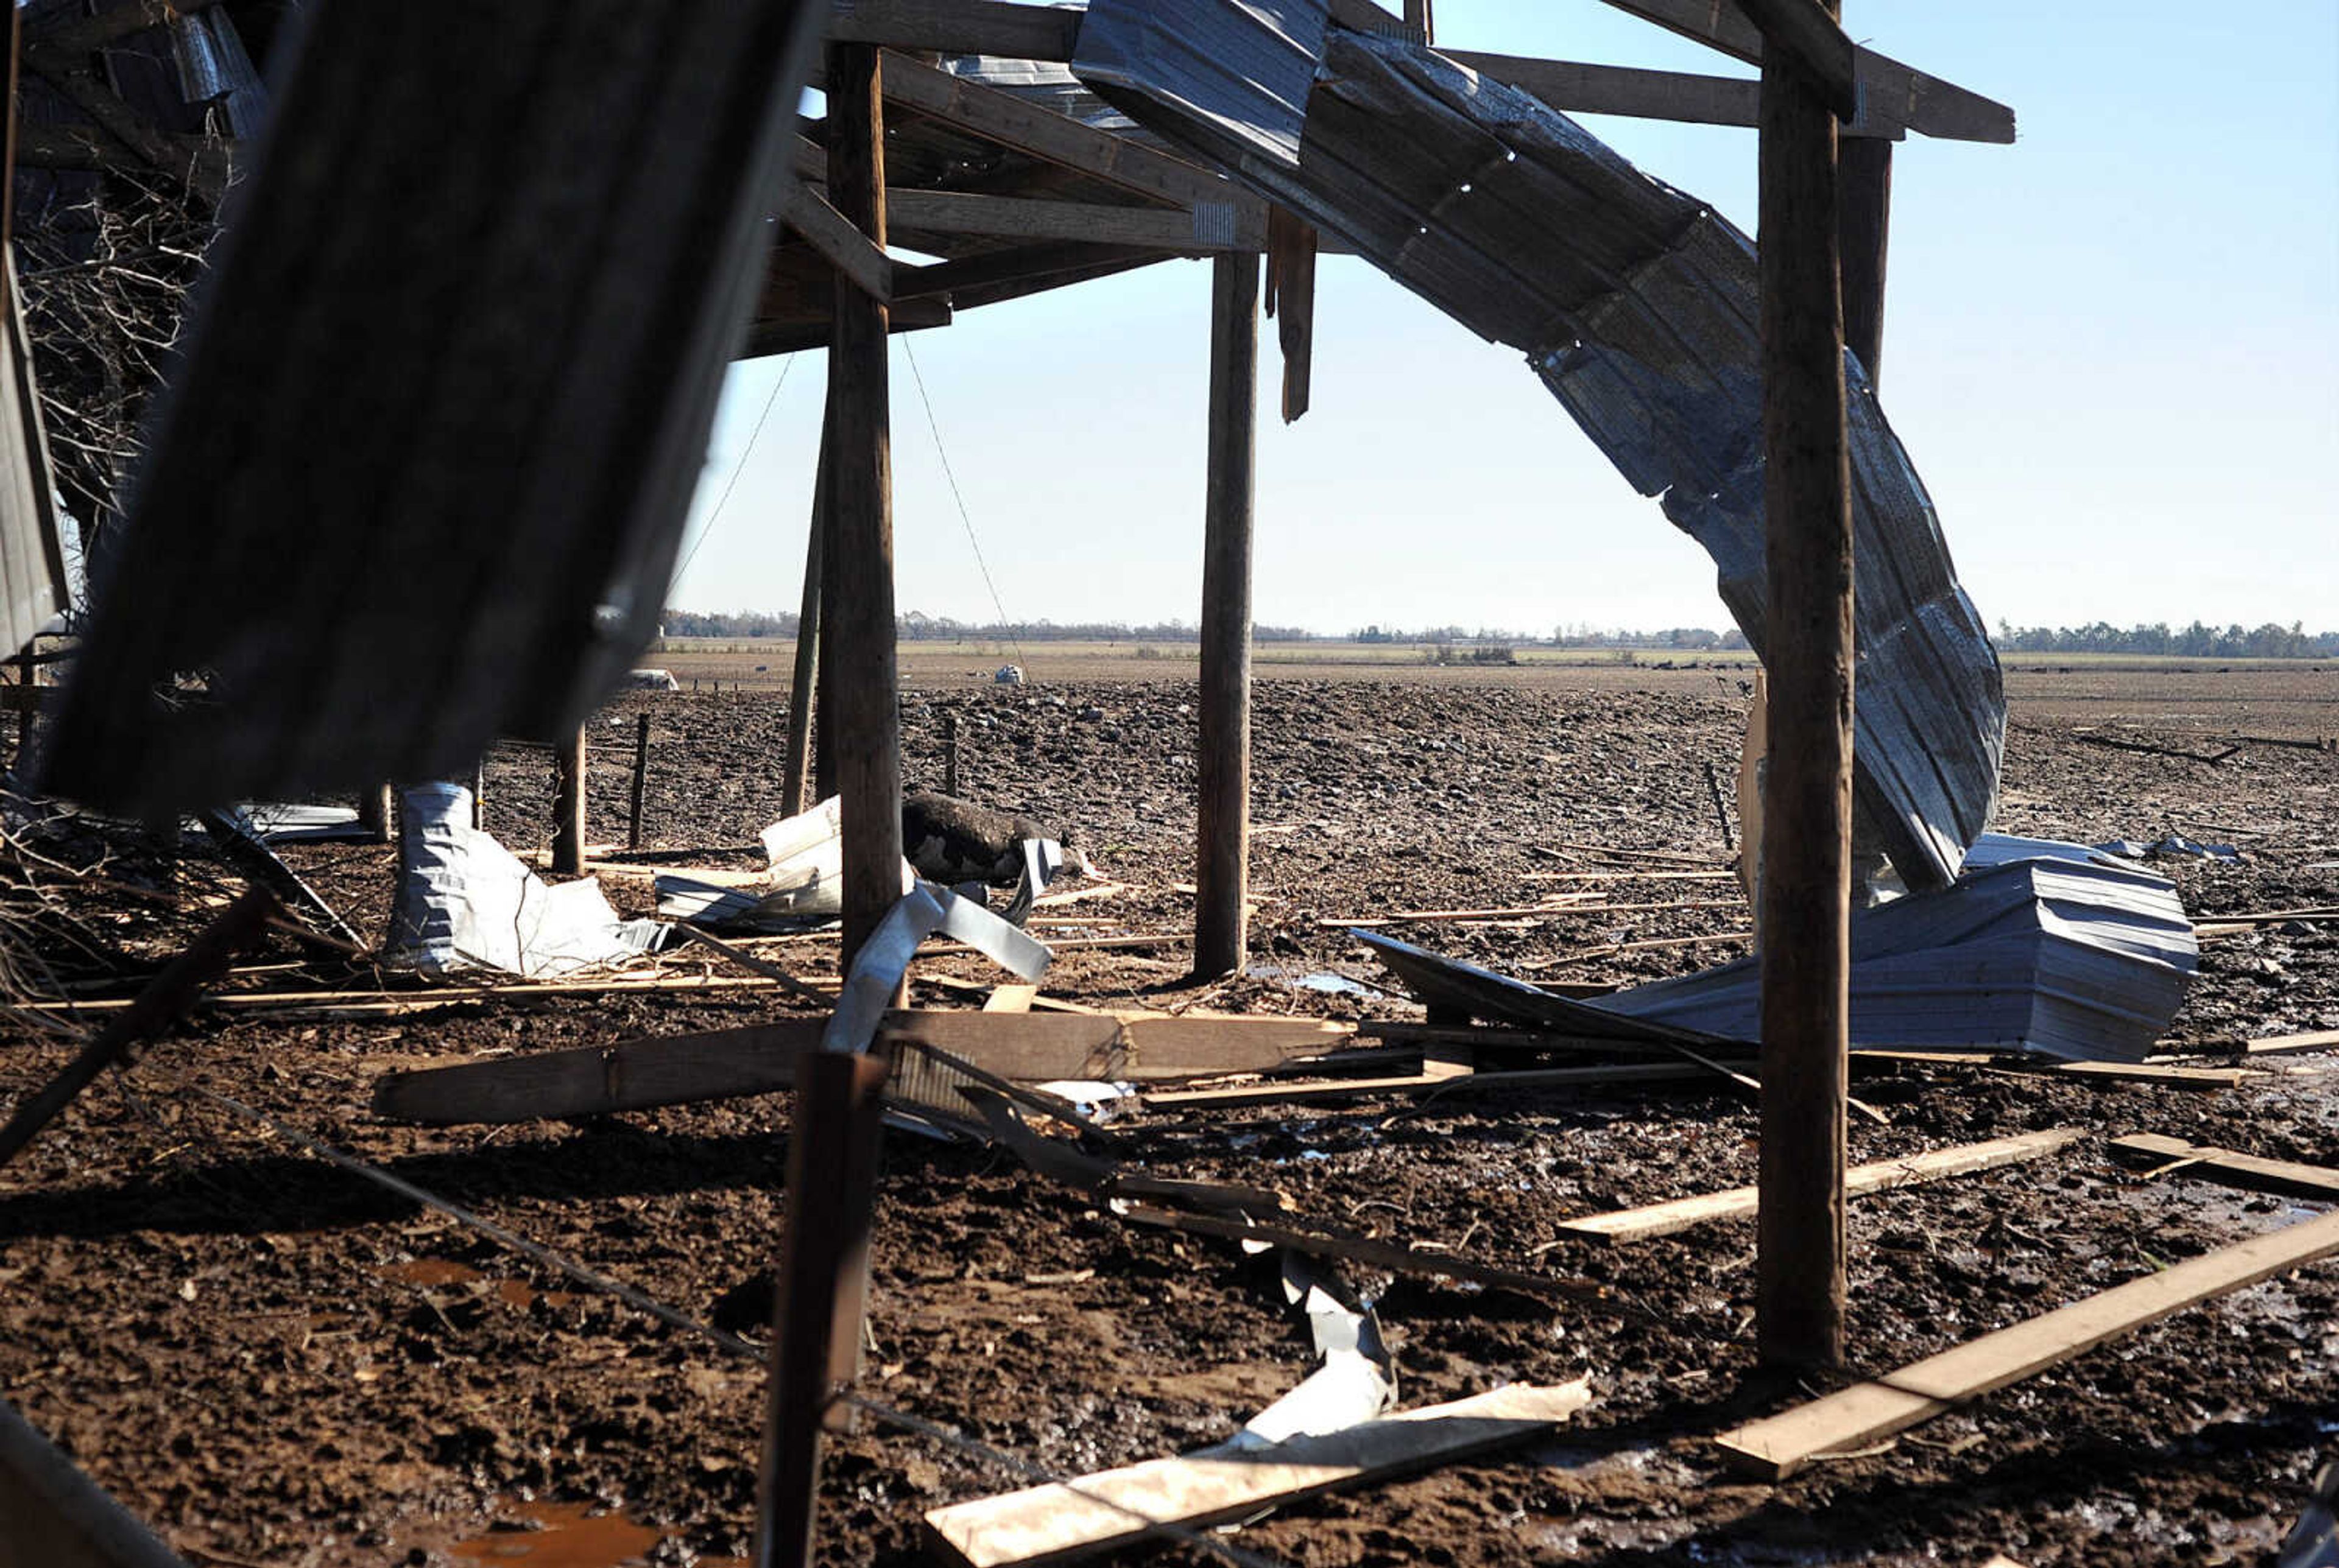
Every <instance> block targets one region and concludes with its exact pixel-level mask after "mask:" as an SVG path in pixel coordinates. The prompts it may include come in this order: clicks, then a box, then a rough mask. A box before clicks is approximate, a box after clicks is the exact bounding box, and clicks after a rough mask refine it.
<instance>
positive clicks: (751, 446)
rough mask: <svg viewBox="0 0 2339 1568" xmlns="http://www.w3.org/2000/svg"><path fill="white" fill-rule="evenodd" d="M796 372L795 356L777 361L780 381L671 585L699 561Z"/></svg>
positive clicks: (756, 421) (773, 385)
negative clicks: (767, 420)
mask: <svg viewBox="0 0 2339 1568" xmlns="http://www.w3.org/2000/svg"><path fill="white" fill-rule="evenodd" d="M795 368H796V357H795V356H794V354H790V355H789V356H788V357H787V358H786V359H785V360H781V361H780V374H779V379H778V380H775V381H774V382H773V383H772V391H771V395H770V396H769V397H767V398H765V399H764V411H763V412H762V413H760V414H757V415H756V416H755V429H752V430H750V431H748V432H747V444H746V445H745V446H744V447H742V448H740V449H739V460H738V461H737V462H735V463H734V464H732V465H731V477H730V478H728V479H726V480H725V481H724V483H723V493H722V494H721V495H719V496H717V497H716V498H715V509H714V510H713V511H711V512H709V513H707V514H706V527H705V528H701V529H699V530H698V537H697V538H696V539H694V540H693V541H692V542H691V546H690V553H689V554H688V555H686V556H685V557H682V565H680V566H678V567H675V569H674V577H673V582H676V583H678V582H680V581H682V574H683V573H685V572H686V571H688V570H690V563H691V562H693V561H695V560H696V559H697V558H698V550H699V547H700V546H702V545H704V544H706V537H707V536H708V535H709V534H712V533H713V532H714V531H715V525H716V522H717V521H719V520H720V519H721V518H722V516H723V508H724V507H725V505H727V504H728V503H729V502H730V499H731V492H732V491H733V490H735V489H737V488H739V476H740V475H741V474H744V473H745V472H746V471H747V459H749V458H752V457H754V456H755V439H756V438H757V437H758V436H761V435H762V434H763V433H764V421H765V420H766V419H770V418H771V417H772V405H773V404H775V403H776V402H778V401H779V400H780V389H781V388H782V387H785V386H786V385H787V384H788V372H789V371H790V370H794V369H795ZM669 587H671V585H669Z"/></svg>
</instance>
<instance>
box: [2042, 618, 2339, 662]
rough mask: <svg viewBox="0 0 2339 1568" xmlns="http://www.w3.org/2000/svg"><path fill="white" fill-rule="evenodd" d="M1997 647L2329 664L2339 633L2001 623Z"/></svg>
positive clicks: (2293, 627)
mask: <svg viewBox="0 0 2339 1568" xmlns="http://www.w3.org/2000/svg"><path fill="white" fill-rule="evenodd" d="M1998 646H1999V649H2000V650H2001V651H2003V652H2006V653H2010V654H2175V655H2176V656H2180V657H2183V658H2196V659H2325V658H2332V657H2339V632H2309V631H2306V630H2304V628H2303V626H2301V624H2300V623H2299V622H2296V621H2293V622H2292V623H2291V624H2290V625H2288V626H2276V625H2275V624H2274V623H2273V622H2272V621H2268V622H2267V623H2266V624H2265V625H2264V626H2257V627H2255V628H2250V629H2245V628H2244V627H2242V626H2226V627H2224V628H2222V629H2220V628H2219V627H2216V626H2207V625H2205V624H2204V623H2202V622H2200V621H2195V622H2194V623H2193V624H2192V625H2191V626H2169V625H2168V623H2167V622H2166V621H2156V622H2154V623H2153V624H2152V625H2151V626H2129V627H2127V628H2126V629H2122V628H2121V627H2118V626H2113V625H2111V624H2110V623H2109V622H2107V621H2097V622H2096V623H2095V624H2094V625H2093V626H2051V627H2050V626H2008V625H2007V624H2006V623H2005V622H2003V621H2000V622H1999V626H1998Z"/></svg>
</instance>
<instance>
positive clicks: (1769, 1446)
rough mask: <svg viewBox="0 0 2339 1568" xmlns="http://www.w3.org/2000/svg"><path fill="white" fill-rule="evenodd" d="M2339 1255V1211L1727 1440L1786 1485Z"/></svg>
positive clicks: (1728, 1446)
mask: <svg viewBox="0 0 2339 1568" xmlns="http://www.w3.org/2000/svg"><path fill="white" fill-rule="evenodd" d="M2334 1252H2339V1214H2326V1215H2324V1216H2322V1217H2321V1218H2316V1219H2310V1220H2306V1221H2304V1223H2302V1224H2298V1225H2292V1226H2287V1227H2285V1228H2283V1229H2280V1230H2276V1231H2271V1232H2269V1233H2268V1234H2266V1235H2264V1236H2254V1237H2252V1238H2249V1239H2248V1240H2247V1241H2239V1242H2235V1244H2234V1245H2232V1246H2230V1247H2219V1248H2218V1249H2217V1250H2216V1251H2215V1252H2206V1253H2203V1254H2202V1255H2201V1256H2200V1257H2189V1258H2186V1260H2185V1261H2184V1262H2182V1263H2179V1264H2176V1265H2174V1266H2173V1267H2168V1268H2165V1269H2162V1270H2161V1271H2160V1272H2159V1273H2157V1274H2148V1275H2146V1276H2145V1277H2143V1278H2141V1279H2132V1280H2130V1281H2128V1282H2127V1284H2126V1285H2118V1286H2114V1287H2112V1288H2111V1289H2109V1290H2107V1291H2104V1292H2103V1293H2102V1294H2100V1295H2097V1296H2090V1297H2087V1299H2085V1300H2084V1301H2076V1302H2073V1303H2072V1304H2071V1305H2070V1306H2068V1307H2060V1308H2058V1309H2057V1310H2056V1311H2053V1312H2049V1313H2047V1314H2045V1315H2044V1316H2042V1317H2034V1318H2031V1319H2030V1320H2029V1321H2028V1322H2027V1323H2018V1324H2016V1325H2015V1326H2013V1327H2011V1328H2001V1329H1999V1331H1998V1332H1997V1333H1995V1334H1985V1335H1983V1336H1981V1337H1980V1338H1979V1339H1975V1340H1970V1341H1969V1342H1967V1343H1966V1344H1964V1345H1960V1346H1957V1347H1956V1348H1955V1349H1953V1350H1945V1351H1943V1352H1942V1353H1941V1354H1940V1355H1939V1356H1927V1357H1926V1358H1925V1359H1924V1360H1922V1361H1919V1362H1915V1363H1913V1364H1911V1365H1910V1366H1904V1367H1902V1368H1900V1370H1899V1371H1897V1372H1893V1373H1890V1374H1888V1375H1887V1376H1884V1377H1882V1378H1880V1379H1877V1380H1876V1381H1873V1382H1868V1383H1858V1384H1854V1385H1853V1386H1850V1388H1846V1389H1844V1390H1842V1391H1841V1393H1836V1394H1831V1395H1828V1396H1827V1397H1826V1398H1824V1399H1817V1400H1813V1401H1812V1402H1811V1404H1809V1405H1798V1406H1797V1407H1795V1408H1794V1409H1792V1410H1789V1411H1786V1412H1784V1413H1782V1414H1781V1415H1773V1416H1771V1417H1769V1418H1768V1419H1766V1420H1762V1421H1754V1422H1750V1423H1748V1424H1747V1425H1743V1426H1740V1427H1737V1428H1734V1429H1733V1430H1732V1431H1729V1432H1726V1433H1724V1434H1722V1437H1721V1438H1720V1442H1721V1444H1722V1449H1723V1451H1724V1452H1725V1453H1727V1454H1728V1455H1730V1456H1731V1458H1732V1460H1733V1461H1736V1462H1738V1463H1740V1464H1743V1465H1744V1466H1746V1467H1747V1468H1749V1469H1751V1470H1752V1471H1754V1472H1755V1473H1757V1474H1761V1475H1762V1476H1764V1477H1766V1478H1768V1479H1770V1480H1772V1481H1782V1480H1785V1479H1786V1478H1787V1477H1788V1476H1790V1475H1792V1474H1794V1473H1795V1472H1796V1471H1798V1470H1800V1469H1801V1468H1802V1467H1803V1465H1804V1464H1808V1463H1809V1462H1810V1461H1811V1460H1812V1459H1814V1458H1818V1457H1820V1456H1821V1455H1829V1454H1835V1453H1840V1452H1841V1451H1843V1450H1845V1449H1849V1448H1858V1447H1861V1446H1863V1445H1867V1444H1870V1443H1874V1442H1876V1441H1877V1440H1878V1439H1880V1438H1884V1437H1890V1435H1892V1434H1894V1433H1896V1432H1901V1431H1905V1430H1906V1429H1908V1428H1909V1427H1911V1426H1914V1425H1917V1424H1919V1423H1920V1422H1923V1421H1929V1420H1930V1419H1932V1418H1933V1417H1934V1416H1936V1415H1940V1414H1941V1413H1942V1412H1943V1411H1945V1410H1949V1409H1953V1408H1955V1407H1956V1406H1958V1405H1963V1404H1965V1403H1967V1402H1968V1401H1969V1400H1973V1399H1978V1398H1979V1397H1981V1395H1985V1394H1988V1393H1989V1392H1990V1391H1991V1390H1993V1389H1998V1388H2003V1387H2005V1386H2007V1385H2008V1384H2009V1383H2016V1382H2019V1381H2020V1380H2021V1379H2023V1378H2025V1377H2028V1376H2030V1375H2031V1374H2033V1373H2035V1372H2039V1371H2043V1370H2044V1369H2046V1368H2047V1367H2049V1366H2056V1365H2058V1364H2059V1363H2061V1362H2065V1361H2068V1360H2070V1359H2071V1358H2072V1357H2074V1356H2079V1355H2083V1354H2084V1353H2086V1352H2087V1351H2089V1350H2092V1349H2094V1348H2095V1347H2096V1346H2098V1345H2101V1344H2102V1343H2104V1341H2106V1340H2107V1339H2110V1338H2113V1337H2114V1336H2117V1335H2121V1334H2125V1333H2127V1331H2128V1330H2129V1329H2132V1328H2140V1327H2142V1326H2145V1325H2146V1324H2147V1323H2152V1322H2155V1321H2156V1320H2157V1319H2159V1318H2163V1317H2168V1316H2169V1315H2170V1314H2171V1313H2175V1312H2180V1311H2182V1310H2184V1309H2185V1308H2186V1307H2192V1306H2196V1305H2197V1304H2199V1303H2201V1302H2204V1301H2207V1300H2211V1299H2213V1298H2214V1297H2219V1296H2224V1295H2226V1294H2228V1293H2229V1292H2232V1291H2235V1290H2239V1289H2241V1288H2242V1287H2245V1286H2248V1285H2255V1284H2256V1283H2257V1282H2258V1281H2259V1280H2261V1279H2266V1278H2270V1277H2273V1276H2275V1275H2277V1274H2283V1273H2286V1272H2288V1271H2289V1270H2291V1269H2294V1268H2297V1267H2303V1266H2304V1265H2306V1264H2309V1263H2313V1262H2314V1261H2315V1260H2316V1259H2318V1258H2322V1257H2329V1256H2331V1254H2333V1253H2334Z"/></svg>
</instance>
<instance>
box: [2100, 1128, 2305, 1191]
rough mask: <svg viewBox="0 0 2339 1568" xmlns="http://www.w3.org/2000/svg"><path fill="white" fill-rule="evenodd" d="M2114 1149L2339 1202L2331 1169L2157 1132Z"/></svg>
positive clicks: (2116, 1142) (2235, 1181)
mask: <svg viewBox="0 0 2339 1568" xmlns="http://www.w3.org/2000/svg"><path fill="white" fill-rule="evenodd" d="M2111 1148H2112V1152H2113V1153H2115V1154H2130V1155H2137V1156H2141V1157H2143V1158H2144V1159H2147V1160H2156V1161H2159V1162H2161V1163H2163V1164H2166V1163H2167V1162H2170V1161H2176V1162H2177V1163H2179V1164H2182V1165H2185V1166H2186V1167H2188V1168H2190V1169H2191V1170H2192V1173H2193V1174H2195V1175H2198V1176H2206V1177H2210V1178H2213V1179H2216V1180H2220V1181H2224V1182H2226V1183H2228V1184H2230V1185H2232V1186H2235V1187H2251V1188H2263V1189H2265V1190H2267V1191H2272V1192H2296V1193H2304V1194H2305V1195H2306V1196H2308V1197H2310V1198H2339V1169H2332V1168H2331V1167H2329V1166H2324V1165H2305V1164H2302V1163H2301V1162H2299V1161H2297V1160H2295V1159H2261V1158H2259V1157H2258V1156H2257V1155H2255V1154H2236V1153H2235V1152H2234V1151H2233V1150H2232V1149H2211V1148H2207V1147H2206V1146H2204V1145H2200V1144H2192V1143H2187V1142H2186V1141H2185V1140H2184V1139H2181V1138H2164V1137H2162V1136H2161V1135H2160V1134H2158V1133H2156V1132H2137V1133H2131V1134H2129V1135H2128V1136H2127V1137H2126V1138H2115V1139H2112V1140H2111Z"/></svg>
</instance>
